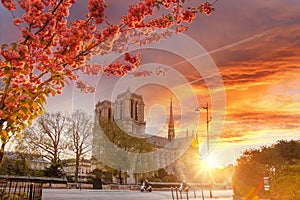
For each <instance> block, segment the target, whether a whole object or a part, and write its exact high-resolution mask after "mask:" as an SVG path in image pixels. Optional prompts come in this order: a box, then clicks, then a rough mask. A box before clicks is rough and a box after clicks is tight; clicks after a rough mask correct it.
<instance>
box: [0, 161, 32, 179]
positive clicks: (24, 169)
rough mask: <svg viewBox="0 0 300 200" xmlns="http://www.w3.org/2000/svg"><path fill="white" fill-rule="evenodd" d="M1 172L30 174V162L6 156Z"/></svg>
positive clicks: (17, 174)
mask: <svg viewBox="0 0 300 200" xmlns="http://www.w3.org/2000/svg"><path fill="white" fill-rule="evenodd" d="M0 174H1V175H15V176H27V175H29V174H30V167H29V163H28V162H27V161H25V160H21V159H10V158H4V159H3V162H2V164H1V166H0Z"/></svg>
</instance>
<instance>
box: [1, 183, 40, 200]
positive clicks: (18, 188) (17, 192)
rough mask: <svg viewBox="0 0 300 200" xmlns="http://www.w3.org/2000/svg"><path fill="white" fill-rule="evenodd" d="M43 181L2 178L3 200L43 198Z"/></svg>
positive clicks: (36, 199) (35, 199) (37, 199)
mask: <svg viewBox="0 0 300 200" xmlns="http://www.w3.org/2000/svg"><path fill="white" fill-rule="evenodd" d="M42 188H43V187H42V183H32V182H19V181H12V180H7V181H6V180H1V182H0V199H1V200H17V199H22V200H41V199H42Z"/></svg>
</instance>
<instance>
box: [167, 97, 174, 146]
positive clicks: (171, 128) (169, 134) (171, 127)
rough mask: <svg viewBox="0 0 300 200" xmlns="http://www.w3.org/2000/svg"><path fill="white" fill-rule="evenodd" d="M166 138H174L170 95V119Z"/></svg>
mask: <svg viewBox="0 0 300 200" xmlns="http://www.w3.org/2000/svg"><path fill="white" fill-rule="evenodd" d="M168 139H169V140H170V141H171V140H173V139H175V129H174V119H173V108H172V97H171V99H170V119H169V125H168Z"/></svg>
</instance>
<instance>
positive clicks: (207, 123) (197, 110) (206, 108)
mask: <svg viewBox="0 0 300 200" xmlns="http://www.w3.org/2000/svg"><path fill="white" fill-rule="evenodd" d="M201 108H202V109H205V110H206V147H207V153H208V152H209V131H208V129H209V122H210V121H211V117H210V118H208V103H206V106H204V107H201ZM195 111H196V112H200V110H199V108H198V107H197V108H196V110H195Z"/></svg>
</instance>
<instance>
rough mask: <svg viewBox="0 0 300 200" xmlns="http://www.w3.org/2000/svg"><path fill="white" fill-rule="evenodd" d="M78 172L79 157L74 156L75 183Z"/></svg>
mask: <svg viewBox="0 0 300 200" xmlns="http://www.w3.org/2000/svg"><path fill="white" fill-rule="evenodd" d="M78 172H79V155H78V154H76V163H75V180H74V181H75V183H78Z"/></svg>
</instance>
